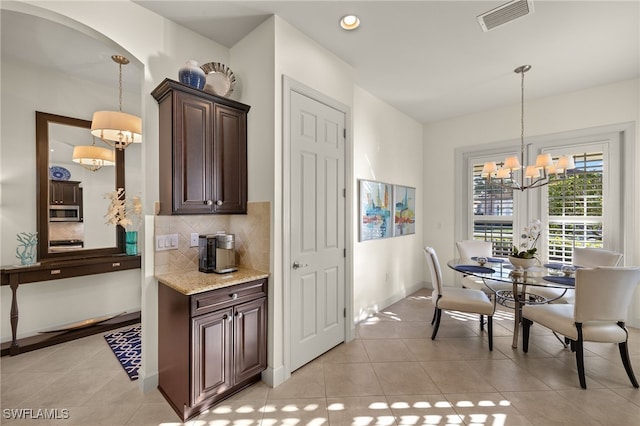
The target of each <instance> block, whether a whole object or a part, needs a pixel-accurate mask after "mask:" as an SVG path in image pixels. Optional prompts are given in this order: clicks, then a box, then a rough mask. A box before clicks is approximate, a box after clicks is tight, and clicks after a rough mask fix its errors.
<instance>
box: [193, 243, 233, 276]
mask: <svg viewBox="0 0 640 426" xmlns="http://www.w3.org/2000/svg"><path fill="white" fill-rule="evenodd" d="M199 251H200V262H199V266H198V270H199V271H200V272H205V273H211V272H215V273H217V274H224V273H227V272H233V271H237V270H238V268H237V265H236V251H235V236H234V235H233V234H224V233H218V234H215V235H200V236H199Z"/></svg>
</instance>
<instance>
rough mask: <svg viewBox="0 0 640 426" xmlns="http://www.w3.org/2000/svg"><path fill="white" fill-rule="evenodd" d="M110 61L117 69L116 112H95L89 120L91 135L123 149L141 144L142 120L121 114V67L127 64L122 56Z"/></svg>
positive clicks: (115, 56) (116, 56)
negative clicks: (117, 104)
mask: <svg viewBox="0 0 640 426" xmlns="http://www.w3.org/2000/svg"><path fill="white" fill-rule="evenodd" d="M111 59H112V60H113V61H114V62H115V63H117V64H118V67H119V71H120V72H119V87H118V88H119V90H118V101H119V110H118V111H96V112H94V113H93V119H92V120H91V134H92V135H94V136H95V137H98V138H100V140H102V141H103V142H105V143H106V144H108V145H109V146H111V147H113V148H117V149H124V148H126V147H127V146H129V145H130V144H132V143H141V142H142V119H141V118H140V117H138V116H135V115H132V114H127V113H124V112H122V66H123V65H126V64H128V63H129V60H128V59H127V58H125V57H124V56H120V55H113V56H112V57H111Z"/></svg>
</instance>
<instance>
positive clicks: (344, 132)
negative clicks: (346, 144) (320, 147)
mask: <svg viewBox="0 0 640 426" xmlns="http://www.w3.org/2000/svg"><path fill="white" fill-rule="evenodd" d="M342 134H343V136H344V138H345V139H346V138H347V128H346V127H345V128H344V129H342Z"/></svg>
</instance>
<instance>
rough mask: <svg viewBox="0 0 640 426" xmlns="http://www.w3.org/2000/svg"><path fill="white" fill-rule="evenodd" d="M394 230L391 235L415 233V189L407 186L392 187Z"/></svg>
mask: <svg viewBox="0 0 640 426" xmlns="http://www.w3.org/2000/svg"><path fill="white" fill-rule="evenodd" d="M393 194H394V202H393V206H394V209H393V211H394V214H393V216H394V218H393V219H394V221H393V222H394V228H393V235H395V236H396V237H397V236H401V235H409V234H415V233H416V189H415V188H411V187H409V186H401V185H394V188H393Z"/></svg>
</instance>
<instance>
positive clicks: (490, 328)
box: [487, 315, 493, 351]
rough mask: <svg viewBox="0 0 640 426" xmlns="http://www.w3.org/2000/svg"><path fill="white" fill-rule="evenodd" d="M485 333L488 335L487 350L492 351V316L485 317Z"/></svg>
mask: <svg viewBox="0 0 640 426" xmlns="http://www.w3.org/2000/svg"><path fill="white" fill-rule="evenodd" d="M487 331H488V333H489V350H490V351H493V316H492V315H488V316H487Z"/></svg>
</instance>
